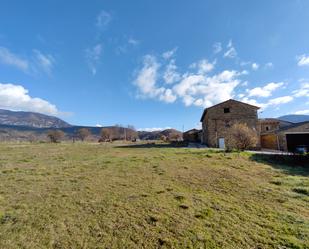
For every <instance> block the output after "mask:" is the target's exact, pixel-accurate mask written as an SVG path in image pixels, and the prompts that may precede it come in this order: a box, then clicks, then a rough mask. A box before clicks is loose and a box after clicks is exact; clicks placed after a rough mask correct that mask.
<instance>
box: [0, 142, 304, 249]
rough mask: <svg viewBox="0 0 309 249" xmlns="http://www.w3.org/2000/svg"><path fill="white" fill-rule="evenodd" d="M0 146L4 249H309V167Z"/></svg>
mask: <svg viewBox="0 0 309 249" xmlns="http://www.w3.org/2000/svg"><path fill="white" fill-rule="evenodd" d="M286 164H288V163H287V162H285V161H278V162H276V161H274V160H267V158H265V157H263V156H258V155H251V154H248V153H240V154H239V153H226V154H225V153H223V152H218V151H211V150H206V149H183V148H169V147H165V146H163V145H162V146H160V145H157V146H155V145H149V146H145V147H144V146H134V147H129V146H117V145H109V144H87V143H75V144H70V143H63V144H13V143H12V144H9V143H8V144H4V143H3V144H0V248H1V249H13V248H14V249H15V248H25V249H26V248H27V249H36V248H40V249H41V248H53V249H60V248H74V249H79V248H97V249H99V248H207V249H208V248H235V249H238V248H248V249H249V248H250V249H253V248H256V249H257V248H259V249H262V248H278V249H285V248H309V168H308V167H309V162H308V167H307V169H306V168H305V167H289V165H286Z"/></svg>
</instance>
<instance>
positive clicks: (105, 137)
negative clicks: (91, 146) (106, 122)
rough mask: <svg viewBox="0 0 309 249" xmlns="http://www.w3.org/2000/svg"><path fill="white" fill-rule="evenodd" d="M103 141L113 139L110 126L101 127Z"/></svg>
mask: <svg viewBox="0 0 309 249" xmlns="http://www.w3.org/2000/svg"><path fill="white" fill-rule="evenodd" d="M100 135H101V139H100V140H101V141H111V132H110V129H109V128H102V129H101V134H100Z"/></svg>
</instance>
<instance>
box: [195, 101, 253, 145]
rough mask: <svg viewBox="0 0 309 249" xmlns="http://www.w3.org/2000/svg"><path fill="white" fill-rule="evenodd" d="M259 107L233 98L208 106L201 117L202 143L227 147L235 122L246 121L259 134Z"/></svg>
mask: <svg viewBox="0 0 309 249" xmlns="http://www.w3.org/2000/svg"><path fill="white" fill-rule="evenodd" d="M258 109H259V107H257V106H254V105H249V104H246V103H243V102H240V101H237V100H233V99H230V100H227V101H225V102H222V103H219V104H217V105H214V106H211V107H209V108H206V109H205V110H204V112H203V115H202V117H201V122H202V127H203V134H202V143H203V144H206V145H208V146H209V147H219V148H222V149H223V148H225V147H226V145H228V137H229V134H230V129H231V127H232V126H233V124H235V123H244V124H246V125H247V126H248V127H249V128H251V129H253V130H255V131H256V132H257V135H259V122H258V115H257V111H258ZM257 147H259V144H257Z"/></svg>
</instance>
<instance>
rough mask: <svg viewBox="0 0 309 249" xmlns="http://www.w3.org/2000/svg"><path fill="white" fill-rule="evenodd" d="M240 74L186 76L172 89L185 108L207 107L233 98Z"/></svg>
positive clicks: (226, 71) (224, 72)
mask: <svg viewBox="0 0 309 249" xmlns="http://www.w3.org/2000/svg"><path fill="white" fill-rule="evenodd" d="M239 75H240V73H238V72H236V71H228V70H225V71H223V72H221V73H219V74H216V75H214V76H211V77H210V76H205V75H187V76H186V77H185V78H183V80H182V81H181V82H180V83H179V84H176V85H175V86H174V88H173V90H174V91H175V93H176V94H177V95H178V96H180V97H181V98H182V100H183V102H184V104H185V105H186V106H190V105H192V104H194V105H197V106H203V107H208V106H211V105H213V104H216V103H219V102H222V101H225V100H228V99H230V98H232V97H233V95H234V89H235V88H236V87H237V86H238V85H239V83H240V80H239V79H237V77H238V76H239Z"/></svg>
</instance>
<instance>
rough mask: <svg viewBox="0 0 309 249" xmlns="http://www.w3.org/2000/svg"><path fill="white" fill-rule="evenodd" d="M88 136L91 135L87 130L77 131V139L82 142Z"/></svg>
mask: <svg viewBox="0 0 309 249" xmlns="http://www.w3.org/2000/svg"><path fill="white" fill-rule="evenodd" d="M90 135H91V132H90V130H89V129H87V128H81V129H79V130H78V131H77V137H78V138H79V139H80V140H82V141H84V140H85V139H86V138H87V137H89V136H90Z"/></svg>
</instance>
